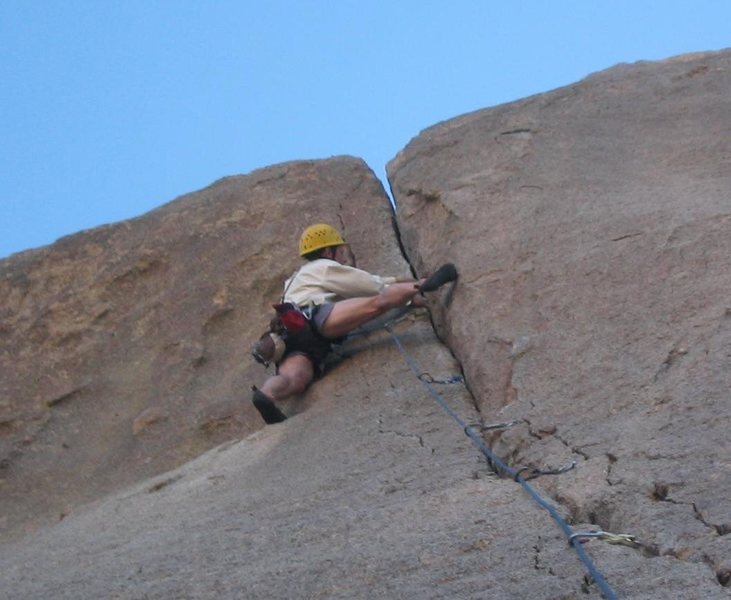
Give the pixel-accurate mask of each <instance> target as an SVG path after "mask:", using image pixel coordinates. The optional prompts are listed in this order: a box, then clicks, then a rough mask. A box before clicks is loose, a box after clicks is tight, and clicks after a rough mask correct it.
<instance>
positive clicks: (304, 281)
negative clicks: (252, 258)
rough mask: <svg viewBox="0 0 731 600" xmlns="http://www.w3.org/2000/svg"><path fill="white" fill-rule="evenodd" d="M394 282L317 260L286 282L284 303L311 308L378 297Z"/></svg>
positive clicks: (330, 262)
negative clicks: (351, 299)
mask: <svg viewBox="0 0 731 600" xmlns="http://www.w3.org/2000/svg"><path fill="white" fill-rule="evenodd" d="M395 281H396V278H395V277H379V276H378V275H372V274H371V273H369V272H368V271H363V270H361V269H356V268H355V267H349V266H347V265H341V264H340V263H338V262H336V261H334V260H330V259H329V258H318V259H317V260H313V261H310V262H308V263H306V264H304V265H303V266H302V268H300V270H299V271H297V272H296V273H295V274H294V275H293V276H292V277H290V278H289V279H288V280H287V281H286V282H285V284H284V289H285V293H284V301H285V302H292V303H294V304H297V305H298V306H312V305H320V304H324V303H326V302H337V301H338V300H344V299H346V298H360V297H367V296H377V295H378V294H379V293H380V292H381V290H383V288H384V287H386V286H387V285H390V284H391V283H394V282H395Z"/></svg>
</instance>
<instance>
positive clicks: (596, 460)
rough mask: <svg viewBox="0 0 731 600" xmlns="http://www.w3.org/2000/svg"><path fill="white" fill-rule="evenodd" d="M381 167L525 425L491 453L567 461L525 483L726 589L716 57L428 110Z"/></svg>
mask: <svg viewBox="0 0 731 600" xmlns="http://www.w3.org/2000/svg"><path fill="white" fill-rule="evenodd" d="M388 172H389V177H390V181H391V185H392V189H393V193H394V196H395V199H396V203H397V206H398V220H399V227H400V231H401V236H402V240H403V243H404V246H405V247H406V249H407V251H408V254H409V256H410V258H411V260H412V262H413V263H414V265H415V266H416V268H417V269H419V268H422V265H426V264H431V263H433V262H434V261H435V260H452V261H454V262H457V263H458V264H459V265H460V268H461V279H460V282H459V286H458V288H457V289H456V290H455V293H454V297H453V301H452V303H451V305H449V307H448V308H444V309H437V310H435V313H434V314H435V319H436V320H437V322H438V324H439V330H440V332H441V335H442V336H443V337H444V338H445V339H446V341H447V343H448V344H449V345H450V346H451V347H452V348H454V350H455V353H456V355H457V357H458V359H459V360H460V362H461V364H462V366H463V368H464V370H465V374H466V375H467V379H468V381H469V384H470V388H471V390H472V391H473V392H474V394H475V397H476V400H477V402H478V404H479V406H480V410H481V411H482V413H483V414H484V415H490V418H491V419H495V420H498V421H502V420H505V421H510V420H515V419H522V425H520V426H518V427H515V428H513V429H511V430H510V431H508V432H505V433H502V434H497V435H495V436H494V438H493V439H492V444H493V448H495V450H496V451H497V452H498V453H499V454H500V455H501V456H503V457H505V458H506V459H507V460H509V461H510V464H512V465H514V466H522V465H531V466H535V467H539V468H546V466H560V465H563V464H566V463H567V461H570V460H576V461H577V462H578V464H577V467H576V468H575V469H574V470H572V471H570V472H569V473H566V474H564V475H562V476H560V477H555V478H551V479H549V478H545V480H542V481H541V486H542V487H543V488H544V489H545V490H546V491H547V492H549V493H550V495H551V496H552V497H553V498H554V499H555V500H556V501H557V502H558V503H560V504H561V505H562V506H564V507H566V508H567V509H568V510H569V512H570V514H571V516H572V518H573V520H575V521H576V522H583V523H587V524H592V525H594V526H595V527H598V528H601V529H604V530H606V531H610V532H622V533H631V534H633V535H635V536H636V537H637V539H638V540H640V541H641V542H642V543H643V546H644V553H645V554H646V555H649V556H671V557H674V558H675V559H676V561H677V564H678V565H680V564H687V563H696V564H703V565H707V566H708V575H709V576H710V575H711V574H716V576H717V579H718V581H719V583H720V584H722V585H726V586H727V585H728V581H729V576H730V573H731V562H729V557H730V556H731V537H730V536H729V535H728V534H729V531H731V462H730V461H729V448H730V443H729V439H730V437H729V423H730V422H731V421H730V417H731V402H729V389H731V375H730V371H729V368H728V365H729V358H730V357H731V270H730V269H729V260H730V259H731V195H729V190H731V52H729V51H724V52H720V53H710V54H702V55H692V56H685V57H679V58H677V59H672V60H668V61H665V62H661V63H639V64H636V65H631V66H628V65H622V66H618V67H615V68H613V69H610V70H608V71H606V72H603V73H599V74H596V75H593V76H591V77H589V78H587V79H585V80H584V81H581V82H579V83H577V84H575V85H571V86H568V87H565V88H561V89H558V90H555V91H552V92H549V93H546V94H541V95H538V96H534V97H531V98H527V99H525V100H522V101H520V102H516V103H512V104H508V105H505V106H500V107H497V108H494V109H489V110H484V111H479V112H476V113H473V114H468V115H465V116H462V117H460V118H457V119H454V120H451V121H447V122H445V123H441V124H439V125H437V126H435V127H432V128H430V129H428V130H426V131H424V132H422V133H421V134H420V135H419V136H418V137H416V138H415V139H414V140H412V141H411V142H410V143H409V145H408V146H407V147H406V148H405V149H404V150H403V151H402V152H401V153H400V154H399V155H398V156H397V157H396V158H395V159H394V160H393V161H392V162H391V163H390V165H389V168H388ZM637 560H638V561H644V560H645V559H644V558H641V555H640V554H638V558H637ZM675 568H677V567H673V569H675ZM676 594H677V595H676ZM686 594H687V595H686ZM630 596H631V595H630ZM663 596H664V597H703V595H702V594H700V595H699V593H698V592H691V591H686V592H684V593H680V592H679V591H677V592H670V593H669V594H663Z"/></svg>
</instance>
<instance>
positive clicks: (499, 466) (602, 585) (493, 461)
mask: <svg viewBox="0 0 731 600" xmlns="http://www.w3.org/2000/svg"><path fill="white" fill-rule="evenodd" d="M384 328H385V329H386V331H388V333H389V334H390V335H391V338H392V339H393V341H394V344H395V345H396V347H397V348H398V350H399V352H400V353H401V356H403V358H404V360H405V361H406V363H407V364H408V365H409V367H410V368H411V370H412V371H413V372H414V374H415V375H416V377H417V378H418V379H419V381H421V383H422V385H424V387H425V388H426V389H427V391H428V392H429V394H431V396H432V397H433V398H434V400H435V401H436V403H437V404H438V405H439V406H440V407H441V408H442V410H443V411H444V412H445V413H447V415H449V416H450V417H452V419H454V421H456V422H457V424H458V425H459V426H460V427H461V428H462V430H463V431H464V433H465V435H466V436H467V437H469V438H470V440H472V442H473V443H474V445H475V446H477V448H478V449H479V450H480V451H481V452H482V453H483V454H484V455H485V458H487V461H488V464H489V465H491V467H492V468H493V469H494V470H495V471H496V472H498V471H499V472H502V473H504V474H506V475H508V476H510V478H511V479H513V480H515V481H516V482H517V483H519V484H520V485H521V486H523V489H525V491H526V492H527V493H528V495H529V496H530V497H531V498H533V500H534V501H535V502H536V503H537V504H538V505H539V506H541V507H542V508H544V509H545V510H546V511H548V513H549V514H550V515H551V517H552V518H553V520H554V521H555V522H556V523H557V524H558V526H559V527H560V528H561V530H562V531H563V532H564V534H565V535H566V537H567V538H568V539H569V544H570V545H571V546H573V547H574V550H575V551H576V553H577V555H578V556H579V558H580V559H581V561H582V562H583V563H584V566H585V567H586V570H587V571H588V573H589V575H590V576H591V577H592V578H593V579H594V581H595V582H596V584H597V586H598V587H599V589H600V590H601V593H602V595H603V596H604V597H605V598H606V599H607V600H617V595H616V594H615V593H614V591H613V590H612V588H611V587H610V586H609V584H608V583H607V581H606V580H605V579H604V576H603V575H602V574H601V573H600V572H599V571H598V569H597V568H596V566H595V565H594V562H593V561H592V560H591V557H590V556H589V555H588V554H587V552H586V550H584V548H583V547H582V545H581V539H582V538H585V537H601V536H598V535H597V536H587V535H586V534H576V532H574V530H573V529H572V528H571V526H570V525H569V524H568V523H567V522H566V520H565V519H564V518H563V517H562V516H561V514H560V513H559V512H558V510H557V509H556V507H555V506H553V505H552V504H551V503H549V502H548V501H547V500H546V499H545V498H543V497H542V496H541V495H540V494H539V493H538V492H536V491H535V490H534V489H533V487H532V486H531V485H530V484H529V483H528V481H527V479H526V478H525V477H523V476H522V475H521V474H520V472H519V471H516V470H515V469H513V468H512V467H510V466H508V465H507V464H505V463H504V462H503V461H502V460H501V459H500V457H498V456H497V455H496V454H495V453H494V452H493V451H492V450H491V449H490V448H489V447H488V446H487V444H485V441H484V440H483V439H482V437H481V436H480V435H479V433H478V431H477V430H476V429H475V428H474V427H472V426H470V425H469V424H468V423H466V422H465V421H464V420H463V419H462V417H460V416H459V414H458V413H457V412H455V411H454V410H453V409H452V408H451V407H450V406H449V405H448V404H447V403H446V402H445V400H444V399H443V398H442V397H441V395H440V394H439V392H437V391H436V389H435V388H434V387H433V385H432V383H430V382H429V381H426V380H425V378H422V377H421V374H423V373H424V372H423V371H422V370H421V369H420V368H419V366H418V365H417V363H416V361H415V360H414V358H413V357H412V356H411V355H410V354H409V353H408V352H407V351H406V348H404V345H403V344H402V343H401V340H400V339H399V337H398V336H397V335H396V334H395V333H394V331H393V328H392V324H391V323H386V324H385V325H384ZM501 425H503V424H501ZM574 466H575V465H571V467H569V468H573V467H574ZM566 470H568V469H566ZM601 533H604V534H605V536H608V535H612V534H606V532H601ZM630 537H631V536H630ZM604 539H607V541H609V538H607V537H605V538H604ZM612 539H614V538H612ZM614 543H617V542H614Z"/></svg>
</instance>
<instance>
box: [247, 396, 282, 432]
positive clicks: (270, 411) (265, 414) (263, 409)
mask: <svg viewBox="0 0 731 600" xmlns="http://www.w3.org/2000/svg"><path fill="white" fill-rule="evenodd" d="M251 389H252V390H253V392H254V394H253V396H252V398H251V400H252V402H253V403H254V406H255V407H256V410H258V411H259V414H260V415H261V417H262V419H264V422H265V423H266V424H267V425H272V424H274V423H281V422H282V421H285V420H286V419H287V416H286V415H285V414H284V413H283V412H282V411H281V410H279V409H278V408H277V406H276V405H275V404H274V402H273V401H272V399H271V398H270V397H269V396H267V395H266V394H265V393H264V392H262V391H261V390H259V389H257V388H256V387H252V388H251Z"/></svg>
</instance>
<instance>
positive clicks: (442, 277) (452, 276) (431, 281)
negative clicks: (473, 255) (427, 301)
mask: <svg viewBox="0 0 731 600" xmlns="http://www.w3.org/2000/svg"><path fill="white" fill-rule="evenodd" d="M456 279H457V267H455V266H454V264H452V263H447V264H444V265H442V266H441V267H439V268H438V269H437V270H436V271H435V272H434V273H433V274H432V275H431V276H430V277H429V278H428V279H427V280H426V281H425V282H424V283H422V284H421V285H420V286H419V291H420V292H434V291H436V290H438V289H439V288H440V287H442V286H443V285H444V284H445V283H449V282H450V281H455V280H456Z"/></svg>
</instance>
